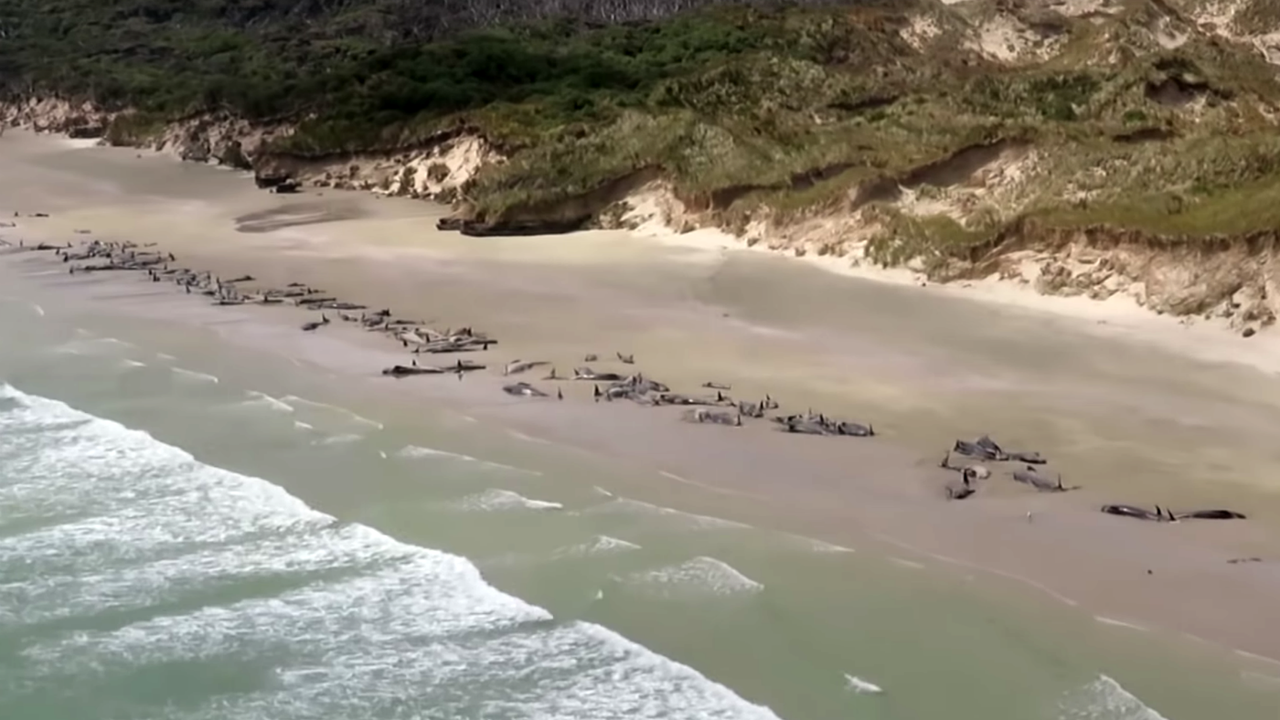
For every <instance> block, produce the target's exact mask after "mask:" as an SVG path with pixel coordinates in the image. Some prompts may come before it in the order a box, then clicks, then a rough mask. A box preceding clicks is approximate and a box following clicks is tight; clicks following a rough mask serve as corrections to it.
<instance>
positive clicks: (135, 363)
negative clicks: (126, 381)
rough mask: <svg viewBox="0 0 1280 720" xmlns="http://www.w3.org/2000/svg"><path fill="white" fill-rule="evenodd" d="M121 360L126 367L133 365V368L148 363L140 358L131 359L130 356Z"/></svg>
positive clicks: (144, 365)
mask: <svg viewBox="0 0 1280 720" xmlns="http://www.w3.org/2000/svg"><path fill="white" fill-rule="evenodd" d="M120 362H122V363H123V364H124V366H125V367H131V368H140V367H146V366H147V364H146V363H144V362H141V361H139V360H130V359H129V358H124V359H123V360H121V361H120Z"/></svg>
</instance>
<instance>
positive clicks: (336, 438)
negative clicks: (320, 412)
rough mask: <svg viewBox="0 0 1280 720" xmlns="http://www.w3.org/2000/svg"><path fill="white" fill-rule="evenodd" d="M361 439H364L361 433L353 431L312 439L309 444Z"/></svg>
mask: <svg viewBox="0 0 1280 720" xmlns="http://www.w3.org/2000/svg"><path fill="white" fill-rule="evenodd" d="M303 424H305V423H303ZM294 425H297V423H294ZM363 439H364V436H363V435H356V434H355V433H343V434H341V435H330V436H329V437H327V438H323V439H320V440H313V441H312V443H311V444H312V445H346V444H348V443H353V442H359V441H361V440H363Z"/></svg>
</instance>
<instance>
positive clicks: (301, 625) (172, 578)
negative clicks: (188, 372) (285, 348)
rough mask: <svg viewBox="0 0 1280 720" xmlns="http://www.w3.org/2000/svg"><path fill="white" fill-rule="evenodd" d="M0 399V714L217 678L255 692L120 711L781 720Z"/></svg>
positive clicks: (505, 602)
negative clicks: (0, 663)
mask: <svg viewBox="0 0 1280 720" xmlns="http://www.w3.org/2000/svg"><path fill="white" fill-rule="evenodd" d="M0 401H2V402H0V468H3V472H0V508H3V514H4V516H5V517H6V519H9V518H11V517H15V516H20V517H23V518H26V519H29V520H33V521H34V520H39V521H40V522H41V523H43V524H39V525H38V526H32V527H33V528H34V529H31V528H28V529H26V530H22V529H20V530H19V531H18V532H17V533H16V534H0V577H3V578H5V583H4V584H3V585H0V631H3V630H6V629H7V630H16V631H17V632H22V633H32V631H34V630H35V629H37V628H39V629H40V632H39V633H34V634H29V635H28V636H29V637H31V638H32V641H31V642H29V643H27V644H26V645H25V646H24V647H23V648H22V649H21V650H20V651H17V650H15V652H20V662H19V664H18V665H16V666H13V668H12V669H7V670H6V677H5V678H4V680H5V682H6V683H8V684H7V685H6V690H5V692H3V693H0V716H7V715H9V714H10V713H11V712H12V711H13V710H14V708H15V707H22V706H23V704H24V703H27V702H32V701H33V700H32V698H33V697H36V698H39V697H52V696H56V697H58V698H59V702H60V703H61V702H66V703H71V704H72V705H68V706H69V707H70V706H80V707H88V706H90V705H91V704H92V703H93V702H94V693H100V692H101V683H100V679H101V673H102V672H103V669H104V668H107V667H112V668H116V669H117V671H124V672H136V673H141V672H147V673H149V674H152V675H154V674H155V673H160V674H161V675H159V676H167V675H166V674H169V675H177V674H179V673H183V672H191V671H193V670H197V669H199V668H200V665H193V663H209V662H214V661H217V662H220V663H223V664H228V663H234V664H235V666H236V667H238V668H241V671H240V672H242V673H244V674H245V675H244V677H246V678H249V677H254V678H256V681H255V682H252V683H246V684H245V685H244V686H243V687H238V688H236V689H234V690H230V691H228V690H227V689H225V688H219V689H217V690H213V689H210V690H209V691H208V692H207V693H205V694H200V691H199V689H198V687H197V689H195V690H192V689H191V688H188V689H187V691H186V692H190V693H194V694H191V695H188V696H186V697H184V698H183V702H182V703H180V704H177V705H174V704H171V703H169V702H167V701H166V700H164V699H163V697H162V696H163V693H158V694H157V697H155V699H150V698H141V699H138V700H136V701H135V702H136V706H135V707H131V708H130V714H131V716H134V717H139V718H161V717H163V718H165V719H166V720H226V719H227V718H255V717H259V718H260V717H270V718H272V719H273V720H301V719H302V718H317V717H374V716H378V717H383V716H388V717H389V716H393V715H394V716H397V717H428V716H430V717H499V716H501V717H548V718H549V717H556V718H581V719H590V720H623V719H624V718H625V719H627V720H633V719H639V720H659V719H667V718H676V717H681V718H695V717H696V718H706V719H708V720H742V719H747V720H777V718H776V716H775V715H774V714H773V713H772V712H771V711H769V710H768V709H767V708H764V707H760V706H756V705H752V704H750V703H748V702H747V701H745V700H743V699H742V698H740V697H738V696H737V695H735V694H734V693H733V692H732V691H730V690H729V689H728V688H726V687H724V686H723V685H719V684H717V683H715V682H712V681H710V680H708V679H707V678H705V677H704V676H702V675H701V674H699V673H698V672H697V671H695V670H694V669H692V668H690V667H688V666H685V665H682V664H679V663H676V662H674V661H671V660H669V659H667V658H664V657H662V656H660V655H657V654H655V653H653V652H651V651H649V650H647V649H645V648H643V647H641V646H639V645H637V644H635V643H633V642H630V641H628V640H626V639H624V638H623V637H621V636H619V635H617V634H616V633H613V632H611V631H609V630H606V629H605V628H602V627H600V626H597V625H593V624H590V623H585V622H578V621H562V622H556V621H555V620H554V618H553V617H552V616H551V615H550V613H548V612H547V611H546V610H543V609H542V608H538V607H535V606H532V605H529V604H527V603H525V602H523V601H521V600H519V599H517V598H515V597H512V596H509V595H506V594H503V593H502V592H500V591H498V590H496V589H495V588H493V587H491V586H489V585H487V584H486V583H485V582H484V580H483V578H482V577H481V576H480V573H479V572H478V570H477V569H476V567H475V566H474V565H473V564H471V563H470V562H468V561H467V560H465V559H464V558H461V557H457V556H454V555H450V554H448V553H444V552H439V551H436V550H430V549H426V548H422V547H416V546H412V545H407V544H404V543H400V542H397V541H396V540H394V539H392V538H390V537H387V536H386V535H383V534H382V533H380V532H378V531H376V530H374V529H372V528H369V527H366V526H364V525H359V524H343V523H339V522H337V521H336V520H335V519H334V518H332V517H330V516H328V515H325V514H323V513H320V512H317V511H315V510H313V509H311V508H309V507H308V506H307V505H305V504H304V503H303V502H302V501H300V500H298V499H297V498H294V497H293V496H291V495H289V494H288V493H287V492H285V491H284V490H283V489H281V488H279V487H277V486H274V485H272V484H270V483H268V482H266V481H264V480H260V479H258V478H253V477H248V476H245V475H240V474H237V473H233V472H229V471H226V470H222V469H219V468H216V467H211V466H208V465H204V464H202V463H200V462H198V461H196V460H195V459H194V458H192V457H191V456H190V455H189V454H187V453H186V452H184V451H182V450H180V449H178V448H175V447H172V446H169V445H165V444H163V443H160V442H158V441H157V440H155V439H154V438H152V437H151V436H149V435H148V434H146V433H144V432H139V431H136V430H129V429H127V428H125V427H123V426H121V425H119V424H116V423H114V422H111V421H107V420H103V419H99V418H94V417H93V416H91V415H87V414H84V413H81V412H79V411H77V410H74V409H72V408H70V407H68V406H66V405H64V404H62V403H59V402H56V401H52V400H46V399H43V398H39V397H35V396H30V395H25V394H22V393H21V392H19V391H16V390H14V389H12V388H10V387H8V386H5V385H0ZM487 497H488V498H490V500H491V501H496V502H498V503H500V504H501V503H512V502H514V503H517V504H524V505H527V504H530V503H537V502H538V501H531V500H528V499H527V498H522V497H520V496H518V495H516V494H514V493H504V492H502V491H495V492H491V493H489V494H488V495H487ZM620 542H621V541H615V540H614V539H612V538H609V539H607V540H606V539H604V538H601V539H598V541H597V545H599V546H608V547H616V546H617V543H620ZM72 621H74V622H72ZM66 622H72V624H71V625H59V624H58V623H66ZM77 628H78V629H77ZM159 676H157V677H159ZM197 685H198V684H197ZM40 693H43V695H40ZM33 694H34V695H33ZM35 702H39V701H38V700H35ZM13 703H17V705H16V706H15V705H14V704H13Z"/></svg>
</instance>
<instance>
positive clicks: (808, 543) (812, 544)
mask: <svg viewBox="0 0 1280 720" xmlns="http://www.w3.org/2000/svg"><path fill="white" fill-rule="evenodd" d="M783 535H784V536H785V537H786V538H788V539H789V540H794V541H796V542H797V543H801V544H803V545H804V546H805V547H806V548H808V549H809V550H810V551H811V552H815V553H821V554H824V555H825V554H828V553H851V552H854V549H853V548H847V547H845V546H843V545H836V544H835V543H829V542H827V541H825V540H816V539H814V538H811V537H805V536H803V535H791V534H790V533H783Z"/></svg>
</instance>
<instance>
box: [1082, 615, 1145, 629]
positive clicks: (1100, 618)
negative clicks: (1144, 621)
mask: <svg viewBox="0 0 1280 720" xmlns="http://www.w3.org/2000/svg"><path fill="white" fill-rule="evenodd" d="M1093 619H1094V620H1097V621H1098V622H1100V623H1102V624H1103V625H1111V626H1113V627H1122V628H1128V629H1129V630H1139V631H1142V632H1146V630H1147V629H1146V628H1145V627H1143V626H1141V625H1137V624H1135V623H1131V622H1125V621H1124V620H1116V619H1114V618H1109V617H1103V616H1102V615H1094V616H1093Z"/></svg>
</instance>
